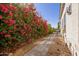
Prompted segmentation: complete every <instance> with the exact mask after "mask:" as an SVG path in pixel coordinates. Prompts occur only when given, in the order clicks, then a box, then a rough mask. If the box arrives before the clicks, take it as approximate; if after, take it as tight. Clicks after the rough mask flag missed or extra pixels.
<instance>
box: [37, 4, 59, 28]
mask: <svg viewBox="0 0 79 59" xmlns="http://www.w3.org/2000/svg"><path fill="white" fill-rule="evenodd" d="M35 7H36V10H37V11H38V13H40V14H41V16H42V17H43V18H44V19H46V20H47V21H48V23H50V24H51V26H52V27H57V23H58V21H59V7H60V6H59V4H58V3H36V4H35Z"/></svg>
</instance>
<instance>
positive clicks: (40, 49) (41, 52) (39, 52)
mask: <svg viewBox="0 0 79 59" xmlns="http://www.w3.org/2000/svg"><path fill="white" fill-rule="evenodd" d="M56 37H58V36H57V35H56V34H51V35H49V36H48V37H45V38H43V39H45V40H43V41H40V42H36V43H35V44H37V46H35V47H34V48H32V49H31V50H30V51H28V52H27V53H26V54H25V55H24V56H46V55H47V52H48V49H49V46H50V44H52V43H54V41H53V40H54V39H55V38H56Z"/></svg>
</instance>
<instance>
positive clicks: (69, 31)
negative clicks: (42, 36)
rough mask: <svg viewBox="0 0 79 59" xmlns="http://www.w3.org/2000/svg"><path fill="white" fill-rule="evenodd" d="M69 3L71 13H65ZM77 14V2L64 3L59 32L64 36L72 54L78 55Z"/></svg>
mask: <svg viewBox="0 0 79 59" xmlns="http://www.w3.org/2000/svg"><path fill="white" fill-rule="evenodd" d="M70 5H71V14H70V15H69V14H68V13H67V8H68V7H69V6H70ZM78 16H79V4H77V3H72V4H68V3H67V4H65V8H64V11H63V15H62V17H61V34H62V36H63V37H64V39H65V42H66V43H67V45H68V47H69V49H70V50H71V52H72V55H79V47H78V44H79V42H78V41H79V37H78V35H79V17H78ZM64 21H65V22H64ZM64 25H65V26H66V27H65V26H64ZM62 26H63V27H62ZM64 27H65V28H64ZM62 29H63V31H62ZM64 30H65V31H64Z"/></svg>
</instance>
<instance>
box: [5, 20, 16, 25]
mask: <svg viewBox="0 0 79 59" xmlns="http://www.w3.org/2000/svg"><path fill="white" fill-rule="evenodd" d="M4 23H6V24H7V25H8V26H12V25H13V24H15V20H13V19H9V20H4Z"/></svg>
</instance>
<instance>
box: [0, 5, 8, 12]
mask: <svg viewBox="0 0 79 59" xmlns="http://www.w3.org/2000/svg"><path fill="white" fill-rule="evenodd" d="M0 7H1V11H2V12H4V13H7V12H8V8H7V5H5V4H1V5H0Z"/></svg>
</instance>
